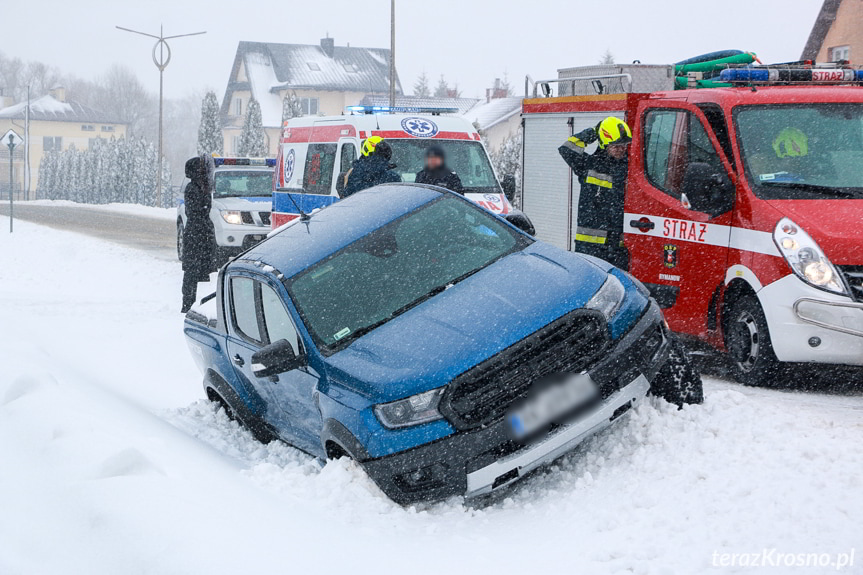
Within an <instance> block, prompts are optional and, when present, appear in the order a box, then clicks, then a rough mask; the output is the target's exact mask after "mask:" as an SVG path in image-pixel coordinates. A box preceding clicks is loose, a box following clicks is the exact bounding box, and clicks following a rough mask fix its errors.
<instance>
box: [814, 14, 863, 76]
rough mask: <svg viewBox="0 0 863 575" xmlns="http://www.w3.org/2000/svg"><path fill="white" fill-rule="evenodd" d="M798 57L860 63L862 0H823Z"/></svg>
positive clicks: (862, 54)
mask: <svg viewBox="0 0 863 575" xmlns="http://www.w3.org/2000/svg"><path fill="white" fill-rule="evenodd" d="M800 58H801V60H815V61H816V62H839V61H842V60H849V61H851V62H854V63H857V64H859V63H861V62H863V0H824V3H823V4H822V5H821V10H820V11H819V12H818V17H817V18H816V19H815V24H814V25H813V26H812V31H811V32H810V33H809V39H808V40H807V42H806V46H805V47H804V48H803V54H802V55H801V57H800Z"/></svg>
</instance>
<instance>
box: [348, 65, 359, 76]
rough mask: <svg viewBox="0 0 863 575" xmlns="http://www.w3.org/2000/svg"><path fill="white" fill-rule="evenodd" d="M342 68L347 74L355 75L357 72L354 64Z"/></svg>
mask: <svg viewBox="0 0 863 575" xmlns="http://www.w3.org/2000/svg"><path fill="white" fill-rule="evenodd" d="M344 68H345V72H347V73H348V74H355V73H357V72H359V70H358V69H357V67H356V65H354V64H345V65H344Z"/></svg>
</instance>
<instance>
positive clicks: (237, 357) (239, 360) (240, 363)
mask: <svg viewBox="0 0 863 575" xmlns="http://www.w3.org/2000/svg"><path fill="white" fill-rule="evenodd" d="M231 359H233V360H234V363H236V364H237V366H238V367H243V365H245V363H246V361H245V360H244V359H243V358H242V357H240V354H235V355H234V357H233V358H231Z"/></svg>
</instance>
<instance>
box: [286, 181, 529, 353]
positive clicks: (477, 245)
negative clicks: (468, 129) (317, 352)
mask: <svg viewBox="0 0 863 575" xmlns="http://www.w3.org/2000/svg"><path fill="white" fill-rule="evenodd" d="M531 242H532V240H531V239H529V238H528V237H526V236H524V235H522V234H520V233H518V232H516V231H514V230H513V229H511V228H510V227H509V226H507V225H506V224H505V223H503V222H501V221H500V220H498V219H497V218H495V217H494V216H492V215H491V214H488V213H487V212H486V211H485V210H483V209H481V208H478V207H476V206H474V205H472V204H470V203H468V202H466V201H464V200H461V199H459V198H455V197H452V196H449V195H444V196H443V197H442V198H441V199H439V200H434V201H432V202H430V203H428V204H425V205H424V206H422V207H420V208H418V209H416V210H414V211H413V212H411V213H409V214H407V215H406V216H403V217H401V218H399V219H397V220H395V221H393V222H391V223H389V224H387V225H385V226H383V227H381V228H379V229H377V230H375V231H374V232H372V233H370V234H368V235H367V236H365V237H363V238H362V239H360V240H358V241H356V242H354V243H353V244H351V245H349V246H347V247H345V248H343V249H342V250H340V251H338V252H336V253H335V254H334V255H332V256H330V257H328V258H327V259H325V260H322V261H321V262H319V263H317V264H315V265H314V266H312V267H310V268H308V269H307V270H304V271H303V272H301V273H300V274H298V275H296V276H294V277H293V278H292V279H291V280H289V281H288V282H287V283H288V290H289V291H290V293H291V297H292V299H293V300H294V303H295V304H296V306H297V308H298V310H299V312H300V315H301V316H302V317H303V321H304V322H305V324H306V327H307V328H308V330H309V332H310V333H311V335H312V337H313V338H314V339H315V341H316V343H317V345H318V347H319V348H320V349H321V351H322V352H324V353H326V354H329V353H335V352H336V351H338V350H340V349H342V348H343V347H346V346H347V345H349V344H350V343H351V342H352V341H353V340H355V339H357V338H359V337H362V335H364V334H366V333H368V332H370V331H372V330H373V329H375V328H377V327H379V326H381V325H383V324H384V323H386V322H388V321H390V320H391V319H394V318H395V317H398V316H399V315H401V314H402V313H405V312H407V311H408V310H410V309H411V308H413V307H415V306H417V305H419V304H421V303H422V302H424V301H426V300H428V299H430V298H432V297H434V296H435V295H437V294H439V293H441V292H442V291H445V290H446V289H448V288H449V287H451V286H452V285H454V284H456V283H458V282H459V281H462V280H464V279H467V277H469V276H470V275H472V274H473V273H476V272H478V271H480V270H481V269H483V268H485V267H486V266H488V265H490V264H491V263H493V262H495V261H497V260H498V259H500V258H502V257H504V256H506V255H509V254H511V253H514V252H516V251H520V250H522V249H524V247H526V246H527V245H529V244H530V243H531Z"/></svg>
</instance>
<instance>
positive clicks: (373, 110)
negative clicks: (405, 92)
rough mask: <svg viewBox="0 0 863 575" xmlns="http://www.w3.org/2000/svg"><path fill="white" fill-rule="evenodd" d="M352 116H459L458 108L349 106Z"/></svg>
mask: <svg viewBox="0 0 863 575" xmlns="http://www.w3.org/2000/svg"><path fill="white" fill-rule="evenodd" d="M345 109H346V110H347V111H348V112H351V113H352V114H431V115H433V116H438V115H440V114H458V112H459V110H458V108H430V107H421V106H348V107H347V108H345Z"/></svg>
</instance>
